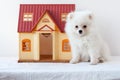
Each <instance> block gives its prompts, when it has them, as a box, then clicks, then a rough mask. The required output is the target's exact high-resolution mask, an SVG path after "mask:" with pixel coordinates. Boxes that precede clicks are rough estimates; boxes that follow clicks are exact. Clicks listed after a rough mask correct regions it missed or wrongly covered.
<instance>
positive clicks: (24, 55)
mask: <svg viewBox="0 0 120 80" xmlns="http://www.w3.org/2000/svg"><path fill="white" fill-rule="evenodd" d="M23 39H30V40H31V51H30V52H27V51H22V40H23ZM33 44H34V41H33V34H32V33H19V60H33V59H34V57H33V55H34V54H33V51H34V50H33Z"/></svg>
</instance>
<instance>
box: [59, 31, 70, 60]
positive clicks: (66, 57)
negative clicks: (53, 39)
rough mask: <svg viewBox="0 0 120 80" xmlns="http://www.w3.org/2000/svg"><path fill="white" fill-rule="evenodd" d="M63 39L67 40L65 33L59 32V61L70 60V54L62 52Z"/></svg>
mask: <svg viewBox="0 0 120 80" xmlns="http://www.w3.org/2000/svg"><path fill="white" fill-rule="evenodd" d="M64 39H67V35H66V34H65V33H61V32H59V59H63V60H70V59H71V52H63V51H62V40H64Z"/></svg>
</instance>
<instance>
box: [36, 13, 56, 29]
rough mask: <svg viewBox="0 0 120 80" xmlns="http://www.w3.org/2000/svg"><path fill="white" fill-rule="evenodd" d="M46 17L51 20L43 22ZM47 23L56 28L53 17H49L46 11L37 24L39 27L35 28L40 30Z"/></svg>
mask: <svg viewBox="0 0 120 80" xmlns="http://www.w3.org/2000/svg"><path fill="white" fill-rule="evenodd" d="M45 18H47V19H48V20H49V22H42V21H43V19H45ZM45 25H48V26H49V27H51V28H52V29H53V30H55V23H54V22H53V21H52V19H51V18H50V17H49V15H48V14H47V13H45V14H44V16H43V17H42V18H41V20H40V21H39V23H38V24H37V27H36V28H35V30H39V29H40V28H42V27H43V26H45Z"/></svg>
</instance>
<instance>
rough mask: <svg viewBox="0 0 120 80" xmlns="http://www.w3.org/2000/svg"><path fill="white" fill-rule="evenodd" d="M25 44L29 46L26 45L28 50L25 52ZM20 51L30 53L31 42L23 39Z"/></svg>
mask: <svg viewBox="0 0 120 80" xmlns="http://www.w3.org/2000/svg"><path fill="white" fill-rule="evenodd" d="M26 42H28V43H29V44H28V48H29V50H25V49H24V48H26V46H25V43H26ZM22 51H23V52H30V51H31V40H30V39H23V40H22Z"/></svg>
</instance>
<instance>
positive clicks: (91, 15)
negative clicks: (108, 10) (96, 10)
mask: <svg viewBox="0 0 120 80" xmlns="http://www.w3.org/2000/svg"><path fill="white" fill-rule="evenodd" d="M88 17H89V19H90V20H92V19H93V13H92V12H90V13H89V15H88Z"/></svg>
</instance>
